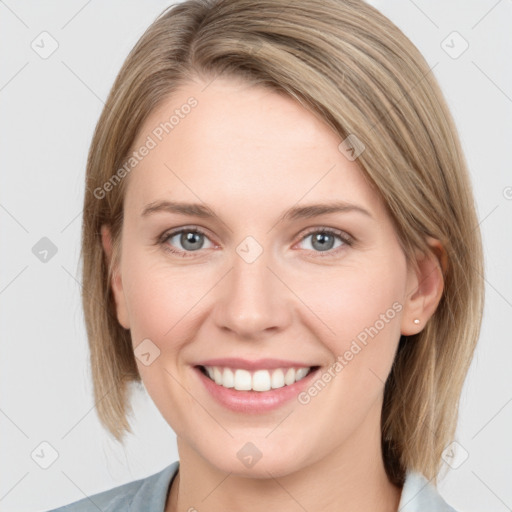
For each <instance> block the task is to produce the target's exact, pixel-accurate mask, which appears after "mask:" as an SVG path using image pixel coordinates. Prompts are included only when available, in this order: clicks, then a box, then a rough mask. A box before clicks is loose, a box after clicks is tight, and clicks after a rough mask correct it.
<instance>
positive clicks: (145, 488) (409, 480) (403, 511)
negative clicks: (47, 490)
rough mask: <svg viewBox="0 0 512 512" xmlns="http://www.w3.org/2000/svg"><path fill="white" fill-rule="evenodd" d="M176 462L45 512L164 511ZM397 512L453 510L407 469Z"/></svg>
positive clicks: (453, 511)
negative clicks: (151, 473)
mask: <svg viewBox="0 0 512 512" xmlns="http://www.w3.org/2000/svg"><path fill="white" fill-rule="evenodd" d="M178 469H179V461H176V462H173V463H172V464H171V465H169V466H167V467H166V468H164V469H162V470H161V471H160V472H158V473H155V474H154V475H151V476H148V477H146V478H142V479H140V480H136V481H134V482H129V483H127V484H124V485H120V486H118V487H114V488H113V489H110V490H108V491H103V492H100V493H98V494H95V495H93V496H90V497H89V498H84V499H82V500H80V501H76V502H75V503H71V504H69V505H66V506H64V507H60V508H57V509H54V510H51V511H48V512H98V511H101V512H164V510H165V502H166V501H167V493H168V490H169V488H170V484H171V483H172V481H173V479H174V477H175V476H176V474H177V472H178ZM398 512H456V511H455V509H453V508H452V507H450V506H449V505H448V504H447V503H446V502H445V501H444V499H443V498H442V497H441V495H440V494H439V493H438V492H437V490H436V488H435V487H434V486H433V485H432V484H430V482H429V481H428V480H427V479H426V478H425V477H424V476H423V475H422V474H420V473H415V472H411V471H408V472H407V474H406V478H405V483H404V486H403V489H402V496H401V498H400V504H399V506H398Z"/></svg>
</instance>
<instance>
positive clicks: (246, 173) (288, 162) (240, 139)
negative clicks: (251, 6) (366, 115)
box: [126, 78, 378, 214]
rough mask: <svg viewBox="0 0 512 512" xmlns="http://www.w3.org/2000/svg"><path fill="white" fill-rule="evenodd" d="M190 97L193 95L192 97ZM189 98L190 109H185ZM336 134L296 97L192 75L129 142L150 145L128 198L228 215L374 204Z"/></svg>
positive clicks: (131, 201) (136, 203)
mask: <svg viewBox="0 0 512 512" xmlns="http://www.w3.org/2000/svg"><path fill="white" fill-rule="evenodd" d="M191 98H192V99H191ZM192 105H193V106H192ZM341 142H342V139H341V138H340V137H339V136H338V134H336V133H335V132H334V131H333V130H332V129H331V128H330V127H329V126H328V125H327V124H325V123H324V122H323V121H322V120H321V119H319V118H318V117H316V116H315V115H314V114H313V113H311V112H309V111H308V110H306V109H305V108H304V107H303V106H302V105H300V104H299V103H298V102H297V101H295V100H294V99H292V98H290V97H288V96H285V95H284V94H280V93H278V92H275V91H272V90H270V89H266V88H263V87H261V86H254V85H248V84H246V83H245V82H241V81H234V80H230V79H226V78H217V79H215V80H213V82H211V83H209V84H207V83H204V82H191V83H188V84H187V85H185V86H183V87H182V88H181V89H180V90H178V91H176V92H175V93H174V94H173V95H172V96H170V97H169V98H168V99H166V101H165V102H163V103H162V104H161V105H160V106H159V107H158V108H157V109H155V110H154V111H153V112H152V113H151V114H150V116H149V117H148V118H147V120H146V122H145V123H144V125H143V126H142V128H141V130H140V132H139V135H138V137H137V140H136V141H135V144H134V146H133V147H134V149H135V150H137V149H138V148H140V147H142V146H144V145H145V144H146V145H148V146H151V149H150V150H149V151H148V152H146V153H147V154H146V156H144V157H143V158H141V159H140V161H139V162H138V163H137V165H136V166H135V168H134V169H133V171H131V173H130V175H129V185H128V188H127V195H126V205H130V206H131V208H132V209H133V208H135V209H136V210H137V211H138V212H139V213H140V211H141V210H142V208H143V207H144V205H145V204H147V203H149V202H152V201H155V200H157V199H165V198H169V199H180V200H190V201H194V202H198V199H199V200H201V201H204V202H207V203H208V204H214V205H217V206H219V207H226V208H227V207H228V206H229V205H231V206H232V207H233V212H237V211H238V212H241V211H242V210H240V208H242V209H243V210H244V213H249V212H251V211H253V212H254V213H259V214H261V213H262V212H261V206H258V205H261V203H262V201H264V202H265V204H267V205H272V206H274V205H275V208H276V212H278V211H281V210H282V208H281V206H283V207H284V206H290V205H293V204H295V203H297V202H299V201H301V200H302V199H303V200H304V201H305V202H313V201H315V202H318V201H329V200H345V201H350V202H359V203H364V204H365V205H366V207H367V208H368V209H372V208H373V209H374V211H375V210H376V209H377V207H378V204H377V203H378V197H377V195H376V193H375V191H374V190H373V189H372V188H371V187H370V185H369V183H368V182H367V181H366V178H365V176H364V175H363V173H362V171H361V170H360V169H359V167H358V165H357V164H356V163H355V162H353V161H350V160H348V159H347V158H346V157H345V155H344V154H343V153H342V152H341V151H340V150H339V148H338V146H339V144H340V143H341Z"/></svg>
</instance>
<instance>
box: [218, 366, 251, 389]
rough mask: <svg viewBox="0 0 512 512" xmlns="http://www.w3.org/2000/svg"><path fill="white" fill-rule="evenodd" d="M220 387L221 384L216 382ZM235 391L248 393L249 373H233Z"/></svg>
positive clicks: (249, 384)
mask: <svg viewBox="0 0 512 512" xmlns="http://www.w3.org/2000/svg"><path fill="white" fill-rule="evenodd" d="M217 384H220V385H221V386H222V384H223V382H217ZM235 389H237V390H238V391H249V390H250V389H251V373H250V372H248V371H247V370H236V371H235Z"/></svg>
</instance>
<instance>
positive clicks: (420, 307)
mask: <svg viewBox="0 0 512 512" xmlns="http://www.w3.org/2000/svg"><path fill="white" fill-rule="evenodd" d="M427 241H428V244H429V246H430V251H429V252H428V253H427V254H424V253H419V254H418V255H417V259H416V260H417V262H418V271H417V272H414V269H412V268H410V269H409V270H408V278H407V286H406V293H407V295H406V297H405V304H404V312H403V315H402V324H401V333H402V334H403V335H405V336H411V335H413V334H417V333H418V332H420V331H421V330H422V329H423V328H424V327H425V324H426V323H427V321H428V320H429V319H430V317H431V316H432V315H433V314H434V312H435V310H436V308H437V305H438V304H439V301H440V300H441V297H442V295H443V289H444V278H443V272H446V269H447V266H448V260H447V256H446V251H445V249H444V247H443V246H442V245H441V242H439V240H436V239H435V238H431V237H428V239H427ZM416 318H417V319H419V321H420V322H419V323H418V324H415V323H414V319H416Z"/></svg>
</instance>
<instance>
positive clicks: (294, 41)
mask: <svg viewBox="0 0 512 512" xmlns="http://www.w3.org/2000/svg"><path fill="white" fill-rule="evenodd" d="M221 75H222V76H225V77H226V76H227V77H232V78H238V79H240V78H241V79H244V80H246V81H247V83H250V84H259V85H260V86H263V87H267V88H269V89H271V90H274V91H276V92H279V93H282V94H286V95H288V96H290V97H292V98H294V99H295V100H296V101H298V102H300V104H302V105H303V106H304V107H306V108H307V109H309V110H310V111H311V112H312V113H314V114H315V115H317V116H320V118H321V119H323V120H324V121H325V123H327V124H328V125H329V126H330V127H331V128H332V129H333V130H335V132H336V133H337V134H339V136H340V137H341V138H342V139H343V140H344V139H345V138H347V137H348V136H349V135H355V136H356V137H357V140H358V141H360V142H362V144H363V145H364V147H365V149H364V151H363V152H362V153H361V154H360V155H359V157H358V158H357V162H358V164H359V166H360V168H361V171H362V172H363V173H364V174H365V176H366V177H367V178H368V180H369V182H370V183H371V184H372V185H373V186H374V187H375V189H376V191H377V192H378V193H379V194H380V196H381V197H382V199H383V200H384V203H385V204H386V207H387V209H388V211H389V214H390V216H391V219H392V221H393V223H394V225H395V228H396V232H397V235H398V237H399V241H400V244H401V246H402V248H403V251H404V254H405V255H406V258H407V262H408V264H410V265H412V266H413V267H414V268H417V267H416V260H415V257H414V255H415V251H416V250H420V251H423V252H425V251H427V252H428V251H429V246H428V244H427V238H428V237H432V238H435V239H437V240H439V241H440V242H441V243H442V245H443V247H444V249H445V251H446V256H447V262H448V265H447V268H446V269H445V270H444V271H443V278H444V290H443V295H442V297H441V300H440V302H439V305H438V307H437V309H436V311H435V313H434V314H433V316H432V317H431V318H430V319H429V321H428V322H427V324H426V325H425V327H424V329H423V330H421V332H419V333H418V334H416V335H412V336H402V337H401V339H400V342H399V346H398V350H397V353H396V357H395V361H394V363H393V367H392V370H391V373H390V375H389V377H388V379H387V382H386V385H385V390H384V402H383V409H382V418H381V430H382V453H383V457H384V462H385V467H386V471H387V474H388V476H389V478H390V480H391V481H393V482H396V483H398V484H400V483H402V482H403V480H404V477H405V472H406V470H416V471H420V472H422V473H423V474H424V475H425V476H427V477H428V478H433V479H434V482H436V476H437V473H438V471H439V469H440V467H441V456H442V452H443V449H444V448H445V447H446V446H447V444H448V443H449V442H450V441H451V440H452V437H453V436H454V433H455V428H456V424H457V416H458V404H459V397H460V393H461V390H462V386H463V383H464V380H465V377H466V374H467V371H468V368H469V365H470V363H471V360H472V357H473V352H474V349H475V345H476V343H477V340H478V337H479V333H480V326H481V319H482V311H483V301H484V286H483V274H484V270H483V254H482V242H481V234H480V231H479V226H478V220H477V215H476V208H475V204H474V198H473V192H472V187H471V182H470V179H469V176H468V171H467V168H466V163H465V160H464V156H463V154H462V150H461V146H460V142H459V139H458V134H457V130H456V127H455V124H454V122H453V120H452V117H451V115H450V112H449V110H448V108H447V105H446V103H445V100H444V98H443V95H442V93H441V91H440V89H439V86H438V84H437V82H436V80H435V78H434V76H433V73H432V69H430V68H429V66H428V65H427V63H426V61H425V60H424V58H423V57H422V55H421V54H420V52H419V51H418V50H417V48H416V47H415V46H414V45H413V43H412V42H411V41H410V40H409V39H408V38H407V37H406V36H405V35H404V34H403V33H402V32H401V31H400V29H399V28H397V27H396V26H395V25H394V24H393V23H392V22H391V21H390V20H388V19H387V18H386V17H385V16H383V15H382V14H380V13H379V12H378V11H377V10H376V9H374V8H373V7H371V6H369V5H367V4H365V3H364V2H363V1H360V0H294V1H293V2H290V1H289V0H186V1H184V2H182V3H179V4H177V5H173V6H171V7H170V8H168V9H166V10H165V11H164V12H163V13H162V14H161V15H160V16H159V17H158V18H157V19H156V21H154V23H153V24H152V25H151V26H150V27H149V28H148V29H147V30H146V32H145V33H144V34H143V36H142V37H141V38H140V40H139V41H138V43H137V44H136V46H135V47H134V48H133V50H132V51H131V52H130V54H129V56H128V57H127V59H126V61H125V62H124V65H123V67H122V69H121V70H120V72H119V74H118V76H117V78H116V81H115V83H114V85H113V87H112V90H111V92H110V94H109V97H108V99H107V102H106V104H105V108H104V109H103V112H102V114H101V117H100V119H99V121H98V124H97V126H96V130H95V133H94V136H93V140H92V143H91V147H90V152H89V156H88V161H87V176H86V191H85V199H84V210H83V231H82V247H81V259H82V260H83V270H82V271H83V276H82V277H83V296H82V298H83V307H84V314H85V323H86V327H87V334H88V340H89V345H90V354H91V366H92V376H93V381H94V394H95V400H96V407H97V411H98V415H99V418H100V421H101V422H102V424H103V425H104V426H105V427H106V428H107V429H108V430H109V431H110V432H111V433H112V434H113V435H114V437H115V438H116V439H118V440H121V441H122V439H123V437H124V435H125V433H126V432H127V431H128V432H131V428H130V424H129V422H128V420H127V413H128V412H129V411H131V406H130V401H129V387H128V384H129V383H130V382H132V381H138V382H140V375H139V373H138V370H137V365H136V362H135V358H134V353H133V349H132V344H131V339H130V331H129V330H126V329H124V328H123V327H122V326H121V325H120V324H119V322H118V321H117V318H116V312H115V304H114V298H113V294H112V290H111V286H110V283H111V278H112V270H113V266H114V264H115V263H116V262H118V261H119V257H120V254H119V247H120V234H121V226H122V222H123V198H124V191H125V188H126V186H125V185H126V180H125V179H122V177H123V176H124V174H126V173H123V172H120V171H121V170H122V169H123V165H125V164H126V161H127V159H128V158H129V156H130V151H131V150H132V149H133V148H132V145H133V142H134V140H135V137H136V135H137V134H138V130H139V129H140V127H141V125H142V123H143V122H144V120H145V119H146V118H147V117H148V115H149V114H150V113H151V112H152V111H153V110H154V109H155V108H156V107H157V106H158V105H159V104H161V103H162V102H163V101H164V100H165V99H167V98H168V97H169V96H170V95H172V93H173V92H174V91H176V90H177V89H178V88H179V87H181V86H183V85H186V84H187V82H190V80H191V79H192V78H194V77H199V78H203V79H204V80H205V81H206V83H208V82H209V81H210V80H213V79H214V78H216V77H219V76H221ZM124 169H125V170H126V169H127V167H126V166H125V167H124ZM106 183H110V185H109V187H108V190H107V187H106V186H105V184H106ZM104 224H106V225H109V226H110V228H111V232H112V237H113V255H114V256H113V258H112V260H111V264H110V265H109V264H108V261H107V259H106V257H105V254H104V251H103V249H102V244H101V236H100V230H101V226H102V225H104Z"/></svg>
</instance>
